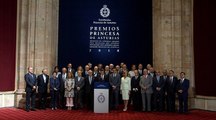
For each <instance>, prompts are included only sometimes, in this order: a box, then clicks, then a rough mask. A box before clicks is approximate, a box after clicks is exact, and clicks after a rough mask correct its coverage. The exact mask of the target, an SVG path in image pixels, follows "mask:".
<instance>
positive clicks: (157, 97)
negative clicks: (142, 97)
mask: <svg viewBox="0 0 216 120" xmlns="http://www.w3.org/2000/svg"><path fill="white" fill-rule="evenodd" d="M164 85H165V82H164V79H163V77H162V76H160V71H156V72H155V76H154V77H153V84H152V87H153V105H154V106H153V107H154V111H163V105H164V104H163V103H164Z"/></svg>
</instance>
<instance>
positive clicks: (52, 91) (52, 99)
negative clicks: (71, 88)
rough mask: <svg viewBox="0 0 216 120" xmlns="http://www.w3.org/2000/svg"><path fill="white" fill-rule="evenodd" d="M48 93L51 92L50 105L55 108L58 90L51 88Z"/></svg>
mask: <svg viewBox="0 0 216 120" xmlns="http://www.w3.org/2000/svg"><path fill="white" fill-rule="evenodd" d="M50 94H51V107H52V108H55V107H57V106H58V105H57V101H58V96H59V92H58V91H54V90H51V91H50Z"/></svg>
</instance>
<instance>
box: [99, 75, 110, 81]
mask: <svg viewBox="0 0 216 120" xmlns="http://www.w3.org/2000/svg"><path fill="white" fill-rule="evenodd" d="M98 82H109V76H108V75H104V76H103V77H102V75H100V76H99V81H98Z"/></svg>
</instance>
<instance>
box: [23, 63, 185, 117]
mask: <svg viewBox="0 0 216 120" xmlns="http://www.w3.org/2000/svg"><path fill="white" fill-rule="evenodd" d="M25 81H26V111H30V110H35V96H36V93H38V95H39V103H40V104H39V105H40V108H41V109H46V104H47V103H46V102H47V96H48V92H47V91H48V88H49V90H50V96H51V108H52V110H55V109H57V108H63V109H65V108H67V109H68V110H71V109H83V108H84V107H86V108H88V109H90V110H93V104H94V103H93V101H94V97H93V94H94V83H95V82H109V85H110V89H109V96H110V97H109V98H110V100H109V105H110V109H111V110H112V109H119V103H120V102H123V104H124V108H123V111H127V109H128V104H130V105H132V106H133V109H134V110H136V111H165V110H166V111H168V112H175V111H176V107H175V106H176V104H175V101H176V95H177V96H178V101H179V109H178V111H179V112H180V113H188V89H189V80H188V79H186V78H185V73H184V72H181V73H180V78H179V79H178V78H177V77H176V76H175V75H174V71H173V70H169V71H167V70H164V71H162V72H160V71H158V70H154V68H153V67H152V66H151V65H150V64H148V65H147V66H146V68H143V65H142V64H139V65H138V66H136V65H132V66H131V69H130V71H129V70H128V68H127V65H126V64H124V63H121V64H120V65H116V66H114V65H113V64H110V65H106V66H105V67H103V65H102V64H98V65H96V66H94V67H92V64H91V63H88V64H87V65H85V68H84V69H83V68H82V66H79V67H78V68H77V70H75V69H73V68H72V64H71V63H69V64H68V66H67V67H63V68H62V71H61V72H60V71H59V68H58V66H56V67H55V68H54V70H53V72H52V75H51V77H49V75H48V71H47V69H43V70H42V74H41V75H38V76H37V77H36V75H35V74H34V73H33V68H32V67H29V68H28V73H27V74H26V75H25ZM48 83H50V84H48ZM30 103H31V105H30ZM30 108H31V109H30Z"/></svg>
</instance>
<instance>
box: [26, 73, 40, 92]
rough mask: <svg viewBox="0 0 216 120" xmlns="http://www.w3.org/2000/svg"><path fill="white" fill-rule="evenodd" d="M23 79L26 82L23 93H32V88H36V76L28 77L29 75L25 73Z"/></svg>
mask: <svg viewBox="0 0 216 120" xmlns="http://www.w3.org/2000/svg"><path fill="white" fill-rule="evenodd" d="M24 77H25V82H26V88H25V91H26V92H32V89H33V86H37V79H36V75H35V74H32V75H30V73H27V74H25V76H24ZM34 91H35V90H34Z"/></svg>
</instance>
